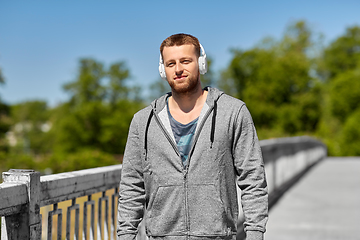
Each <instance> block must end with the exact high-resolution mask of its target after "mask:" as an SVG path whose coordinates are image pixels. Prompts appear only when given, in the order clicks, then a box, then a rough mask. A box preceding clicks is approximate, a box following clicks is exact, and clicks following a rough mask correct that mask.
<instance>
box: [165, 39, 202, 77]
mask: <svg viewBox="0 0 360 240" xmlns="http://www.w3.org/2000/svg"><path fill="white" fill-rule="evenodd" d="M198 62H199V72H200V74H205V73H206V72H207V68H208V65H207V60H206V53H205V49H204V48H203V46H202V45H201V44H200V57H199V60H198ZM159 73H160V77H161V78H162V79H164V80H166V73H165V66H164V60H163V58H162V56H161V53H160V60H159Z"/></svg>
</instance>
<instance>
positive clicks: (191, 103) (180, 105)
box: [169, 82, 207, 113]
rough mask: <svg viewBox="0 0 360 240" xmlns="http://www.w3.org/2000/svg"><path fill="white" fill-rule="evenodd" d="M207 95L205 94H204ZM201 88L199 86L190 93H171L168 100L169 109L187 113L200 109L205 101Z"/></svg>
mask: <svg viewBox="0 0 360 240" xmlns="http://www.w3.org/2000/svg"><path fill="white" fill-rule="evenodd" d="M206 93H207V92H206ZM206 93H205V92H204V90H203V89H202V88H201V84H200V82H199V85H198V87H197V88H195V89H194V90H193V91H191V92H186V93H176V92H174V91H173V92H172V97H170V99H169V104H170V105H169V107H170V109H173V110H175V111H181V112H183V113H189V112H191V111H192V110H194V109H196V108H197V107H202V106H203V104H204V102H205V101H206V95H207V94H206Z"/></svg>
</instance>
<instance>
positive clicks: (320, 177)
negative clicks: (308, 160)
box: [265, 157, 360, 240]
mask: <svg viewBox="0 0 360 240" xmlns="http://www.w3.org/2000/svg"><path fill="white" fill-rule="evenodd" d="M285 239H286V240H333V239H338V240H353V239H354V240H355V239H356V240H360V157H358V158H355V157H349V158H327V159H326V160H324V161H322V162H320V163H319V164H317V165H316V166H315V167H313V168H312V169H311V170H310V171H309V172H308V173H307V174H306V175H305V176H304V177H303V178H301V179H300V181H299V182H298V183H296V184H295V185H294V186H293V187H292V188H290V189H289V190H288V191H287V192H286V193H285V194H284V195H283V196H282V198H281V199H280V200H279V201H278V202H277V204H276V205H275V206H274V207H273V208H272V209H271V210H270V213H269V221H268V225H267V232H266V233H265V240H285Z"/></svg>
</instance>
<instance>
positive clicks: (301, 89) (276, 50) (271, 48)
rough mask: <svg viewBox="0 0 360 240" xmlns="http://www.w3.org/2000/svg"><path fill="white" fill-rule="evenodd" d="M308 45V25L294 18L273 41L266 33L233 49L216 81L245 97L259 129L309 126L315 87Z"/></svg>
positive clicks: (315, 108) (293, 130)
mask: <svg viewBox="0 0 360 240" xmlns="http://www.w3.org/2000/svg"><path fill="white" fill-rule="evenodd" d="M313 45H314V43H313V42H312V32H311V31H310V30H309V27H308V26H307V25H306V23H305V22H297V23H295V24H293V25H290V26H289V28H288V29H287V31H286V33H285V35H284V37H283V38H282V39H281V40H280V41H278V42H276V41H275V40H273V39H269V38H267V39H264V40H263V41H262V42H261V43H260V44H258V45H257V46H255V47H254V48H252V49H250V50H246V51H244V50H238V49H235V50H233V51H232V53H233V58H232V60H231V62H230V65H229V67H228V68H227V69H226V70H225V71H224V72H223V73H222V77H223V79H224V81H223V79H222V80H221V81H222V82H221V84H220V87H221V88H223V89H224V90H225V91H229V90H230V91H229V93H230V94H232V95H234V96H235V97H237V98H239V99H242V100H243V101H245V102H246V104H247V106H248V108H249V109H250V111H251V113H252V116H253V118H254V122H255V124H256V126H257V127H258V128H260V129H277V131H279V133H280V135H294V134H298V133H301V132H303V133H304V132H312V131H314V130H315V129H316V126H317V123H318V121H319V118H320V111H319V109H320V101H319V100H318V98H317V97H318V93H319V91H321V90H320V88H321V87H320V85H319V84H318V83H317V81H316V79H314V78H313V77H312V76H310V74H309V72H310V70H311V68H312V59H311V58H309V56H308V52H309V49H310V48H311V47H312V46H313ZM260 132H261V131H260ZM265 137H267V136H265Z"/></svg>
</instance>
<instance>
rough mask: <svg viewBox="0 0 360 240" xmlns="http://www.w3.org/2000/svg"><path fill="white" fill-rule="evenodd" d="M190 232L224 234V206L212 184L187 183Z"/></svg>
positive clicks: (206, 234)
mask: <svg viewBox="0 0 360 240" xmlns="http://www.w3.org/2000/svg"><path fill="white" fill-rule="evenodd" d="M188 204H189V217H190V233H191V234H194V235H197V236H209V235H212V236H222V235H226V229H227V227H226V223H225V214H226V213H225V210H224V209H225V208H224V204H223V202H222V201H221V199H220V195H219V192H218V191H217V190H216V187H215V185H214V184H205V185H204V184H201V185H189V197H188Z"/></svg>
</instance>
